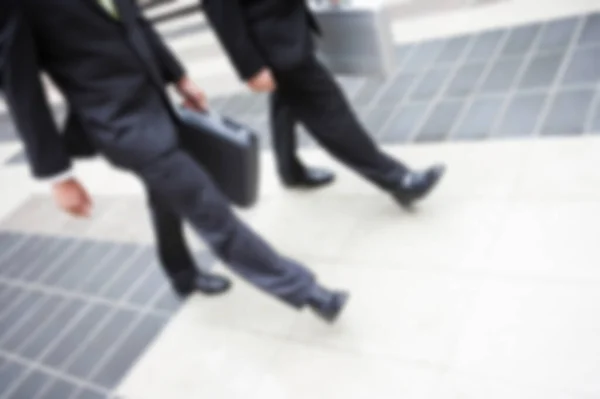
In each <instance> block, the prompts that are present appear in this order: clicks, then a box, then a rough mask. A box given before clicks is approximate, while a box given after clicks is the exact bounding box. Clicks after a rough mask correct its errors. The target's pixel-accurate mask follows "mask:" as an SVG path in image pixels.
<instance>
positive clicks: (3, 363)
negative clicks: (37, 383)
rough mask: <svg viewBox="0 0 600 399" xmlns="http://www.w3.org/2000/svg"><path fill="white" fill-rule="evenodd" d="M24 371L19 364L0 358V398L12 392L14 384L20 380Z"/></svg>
mask: <svg viewBox="0 0 600 399" xmlns="http://www.w3.org/2000/svg"><path fill="white" fill-rule="evenodd" d="M25 371H26V369H25V367H24V366H22V365H21V364H19V363H16V362H12V361H8V360H6V359H3V358H0V396H2V395H4V394H6V393H7V392H8V390H12V387H13V384H14V382H15V381H16V380H17V379H18V378H20V377H21V376H22V375H23V373H25Z"/></svg>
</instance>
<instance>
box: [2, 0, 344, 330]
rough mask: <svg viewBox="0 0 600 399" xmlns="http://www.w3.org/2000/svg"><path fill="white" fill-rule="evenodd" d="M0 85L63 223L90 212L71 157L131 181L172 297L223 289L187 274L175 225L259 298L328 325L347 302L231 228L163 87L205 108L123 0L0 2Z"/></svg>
mask: <svg viewBox="0 0 600 399" xmlns="http://www.w3.org/2000/svg"><path fill="white" fill-rule="evenodd" d="M42 71H44V72H46V73H47V74H48V75H49V77H50V78H51V79H52V80H53V82H54V83H55V84H56V86H57V87H58V88H59V90H60V91H61V93H62V94H63V96H64V97H65V99H66V102H67V104H68V109H69V117H68V122H67V124H66V127H65V131H64V133H62V132H60V131H59V129H58V128H57V126H56V125H55V123H54V120H53V118H52V115H51V112H50V108H49V105H48V102H47V99H46V95H45V93H44V88H43V85H42V83H41V80H40V76H39V75H40V72H42ZM0 82H1V89H2V91H3V92H4V94H5V97H6V100H7V103H8V107H9V110H10V113H11V115H12V118H13V120H14V122H15V124H16V126H17V130H18V132H19V134H20V136H21V138H22V141H23V143H24V146H25V151H26V154H27V157H28V160H29V165H30V168H31V171H32V174H33V175H34V176H35V177H36V178H38V179H41V180H44V181H47V182H49V183H50V184H51V185H52V192H53V195H54V198H55V200H56V202H57V204H58V205H59V206H60V207H61V208H63V209H64V210H66V211H67V212H69V213H71V214H73V215H75V216H87V215H89V214H90V212H91V208H92V201H91V199H90V197H89V195H88V193H87V192H86V190H85V188H84V187H83V185H82V184H81V183H80V182H79V181H78V180H77V179H76V178H75V177H74V175H73V174H72V171H71V163H72V159H73V158H74V157H77V156H83V155H92V154H94V153H96V151H97V152H99V153H100V154H102V155H103V156H104V157H105V158H106V159H107V160H108V161H109V162H110V163H111V164H113V165H114V166H116V167H117V168H120V169H124V170H126V171H129V172H132V173H133V174H135V175H136V176H137V177H139V179H141V181H142V182H143V184H144V186H145V188H146V190H147V193H148V197H149V202H150V209H151V212H152V216H153V220H154V230H155V233H156V236H157V245H158V252H159V256H160V259H161V261H162V263H163V266H164V269H165V271H166V273H167V275H168V276H169V278H170V279H171V281H172V284H173V287H174V289H175V290H176V291H177V292H178V293H179V294H181V295H182V296H186V295H188V294H190V293H192V292H194V291H201V292H203V293H206V294H217V293H223V292H225V291H227V290H228V288H229V286H230V282H229V280H227V279H225V278H223V277H220V276H217V275H211V274H208V273H205V272H201V271H200V270H198V268H196V265H195V264H194V261H193V258H192V256H191V254H190V251H189V249H188V247H187V245H186V243H185V241H184V237H183V232H182V221H183V220H185V221H187V222H189V223H190V224H191V226H192V227H193V228H194V229H195V230H196V232H197V233H198V234H199V235H200V236H201V237H202V238H203V239H204V240H205V241H206V242H207V243H208V244H209V246H210V247H211V249H212V250H213V252H214V253H215V254H216V255H217V256H219V257H220V258H221V259H222V260H223V262H224V263H225V264H227V265H228V266H229V267H230V268H231V270H233V271H234V272H236V273H237V274H239V275H240V276H241V277H242V278H245V279H246V280H248V281H249V282H250V283H252V284H254V285H255V286H256V287H258V288H259V289H261V290H263V291H265V292H267V293H269V294H271V295H273V296H274V297H277V298H279V299H280V300H282V301H284V302H285V303H287V304H289V305H291V306H293V307H295V308H297V309H301V308H304V307H309V308H312V309H313V310H314V311H316V312H317V314H318V315H319V316H321V317H322V318H324V319H326V320H328V321H333V320H335V319H336V318H337V317H338V315H339V314H340V312H341V310H342V309H343V307H344V305H345V303H346V300H347V298H348V295H347V293H345V292H341V291H331V290H328V289H326V288H323V287H322V286H321V285H320V284H319V283H317V281H316V279H315V276H314V275H313V273H312V272H311V271H310V270H309V269H307V268H306V267H305V266H303V265H301V264H300V263H298V262H296V261H294V260H292V259H288V258H286V257H284V256H282V255H280V254H278V253H277V252H276V251H275V250H274V249H273V248H272V247H271V246H270V245H269V244H268V243H266V242H265V241H264V240H263V239H262V238H261V237H259V236H258V235H257V234H256V233H254V232H253V231H252V230H251V229H250V228H249V227H248V226H246V225H245V224H244V223H243V222H242V221H240V220H239V219H238V218H237V217H236V216H235V215H234V213H233V212H232V210H231V209H230V206H229V204H228V201H227V200H226V199H225V198H224V196H223V195H222V194H221V192H220V191H219V190H218V189H217V188H216V186H215V184H214V183H213V182H212V180H211V179H210V177H209V176H208V175H207V174H206V173H205V171H204V170H203V168H202V167H201V166H200V165H199V164H198V163H197V162H196V161H194V160H193V158H192V157H190V155H189V154H188V153H187V152H186V148H184V147H183V146H182V144H181V143H180V141H179V137H178V135H179V132H180V129H181V125H180V121H179V120H178V116H177V114H176V111H175V109H174V108H173V107H172V106H171V103H170V101H169V99H168V97H167V95H166V93H165V87H166V86H167V85H168V84H174V85H175V86H176V88H177V91H178V92H179V94H180V95H181V97H182V98H183V100H184V101H185V103H186V104H187V106H188V107H192V108H194V109H197V110H198V111H203V110H206V109H207V102H206V99H205V96H204V94H203V92H202V91H201V90H200V89H199V88H198V87H197V86H196V85H195V84H194V83H193V82H192V81H191V80H190V79H189V78H188V77H187V76H186V73H185V70H184V68H183V66H182V65H181V64H180V63H179V61H178V60H177V59H176V57H175V56H174V55H173V54H172V53H171V51H170V50H169V49H168V48H167V46H166V45H165V44H164V43H163V42H162V40H161V39H160V37H159V36H158V34H157V33H156V32H155V31H154V30H153V28H152V27H151V26H150V24H149V23H148V21H147V20H146V19H144V17H143V16H142V14H141V12H140V10H139V9H138V6H137V5H136V4H135V3H134V1H133V0H69V1H65V0H2V2H0ZM123 223H127V220H124V221H123Z"/></svg>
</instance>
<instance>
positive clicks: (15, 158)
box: [4, 150, 27, 165]
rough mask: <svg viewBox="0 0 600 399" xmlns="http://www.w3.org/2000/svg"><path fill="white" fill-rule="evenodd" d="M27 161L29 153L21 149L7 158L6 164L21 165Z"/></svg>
mask: <svg viewBox="0 0 600 399" xmlns="http://www.w3.org/2000/svg"><path fill="white" fill-rule="evenodd" d="M26 162H27V154H26V153H25V151H22V150H19V151H17V152H16V153H15V154H14V155H12V156H11V157H10V158H8V159H7V160H6V162H5V163H4V164H5V165H21V164H24V163H26Z"/></svg>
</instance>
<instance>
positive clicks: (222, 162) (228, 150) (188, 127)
mask: <svg viewBox="0 0 600 399" xmlns="http://www.w3.org/2000/svg"><path fill="white" fill-rule="evenodd" d="M179 115H180V118H181V121H182V124H183V126H182V129H181V141H182V144H183V147H184V148H185V149H186V151H188V153H190V154H191V155H192V156H193V157H194V159H196V161H198V162H199V163H200V164H201V165H202V166H203V167H204V168H205V170H206V171H207V172H208V174H209V175H210V176H211V177H212V178H213V180H214V182H215V183H216V184H217V186H218V187H219V188H220V189H221V191H222V192H223V194H225V195H226V196H227V197H228V198H229V200H230V201H231V202H232V203H233V204H235V205H238V206H240V207H244V208H247V207H250V206H252V205H254V204H255V203H256V200H257V197H258V186H259V177H260V171H259V165H260V153H259V143H258V135H257V134H256V133H254V132H253V131H251V130H250V129H248V128H246V127H244V126H242V125H240V124H238V123H236V122H234V121H232V120H231V119H229V118H226V117H223V116H221V115H218V114H217V113H215V112H212V111H211V112H207V113H201V112H196V111H192V110H189V109H186V108H180V109H179Z"/></svg>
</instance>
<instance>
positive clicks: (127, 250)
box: [77, 244, 139, 294]
mask: <svg viewBox="0 0 600 399" xmlns="http://www.w3.org/2000/svg"><path fill="white" fill-rule="evenodd" d="M115 245H118V246H116V247H115V249H114V250H113V251H111V253H110V255H109V256H108V257H106V258H104V259H102V260H100V261H99V262H97V263H95V264H92V265H90V266H89V269H90V274H89V276H88V279H87V280H86V281H85V282H84V283H83V284H82V285H81V286H78V287H77V290H78V291H80V292H83V293H86V294H97V293H99V292H100V290H101V289H102V287H103V286H104V285H105V284H106V283H107V281H108V280H109V279H110V278H111V277H112V276H114V275H115V273H116V272H117V270H118V269H119V268H121V267H123V266H126V265H127V262H129V261H131V260H132V258H133V256H134V255H135V253H136V251H137V250H138V248H139V246H138V245H133V244H115Z"/></svg>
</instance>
